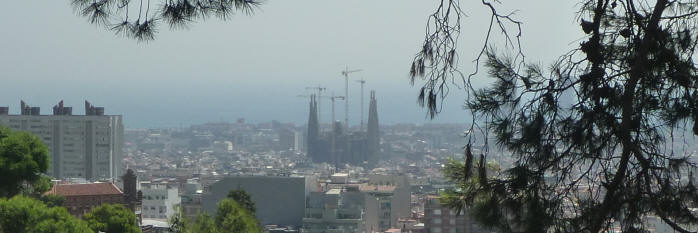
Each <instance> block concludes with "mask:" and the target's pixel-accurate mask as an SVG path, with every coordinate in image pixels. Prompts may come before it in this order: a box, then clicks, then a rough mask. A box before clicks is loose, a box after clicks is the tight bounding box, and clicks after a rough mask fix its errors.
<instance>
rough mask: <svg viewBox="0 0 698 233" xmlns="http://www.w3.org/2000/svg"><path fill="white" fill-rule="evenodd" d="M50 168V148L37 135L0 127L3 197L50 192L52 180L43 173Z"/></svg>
mask: <svg viewBox="0 0 698 233" xmlns="http://www.w3.org/2000/svg"><path fill="white" fill-rule="evenodd" d="M48 167H49V156H48V149H47V148H46V146H45V145H44V143H43V142H41V140H40V139H39V138H38V137H36V136H34V135H32V134H30V133H28V132H21V131H12V130H10V129H8V128H5V127H2V126H0V177H2V182H0V197H12V196H14V195H16V194H19V193H22V192H23V191H28V192H45V191H48V189H49V188H50V179H48V178H47V177H44V176H42V173H45V172H46V170H48ZM32 187H34V188H32Z"/></svg>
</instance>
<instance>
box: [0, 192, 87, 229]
mask: <svg viewBox="0 0 698 233" xmlns="http://www.w3.org/2000/svg"><path fill="white" fill-rule="evenodd" d="M0 232H17V233H20V232H27V233H44V232H45V233H59V232H65V233H71V232H83V233H88V232H89V233H91V232H94V231H93V230H92V229H90V228H89V227H88V225H87V223H86V222H84V221H82V220H80V219H78V218H75V217H73V216H71V215H70V214H69V213H68V211H67V210H66V209H65V208H63V207H47V206H46V205H45V204H43V203H42V202H40V201H38V200H36V199H32V198H29V197H25V196H22V195H17V196H15V197H12V198H10V199H5V198H2V199H0Z"/></svg>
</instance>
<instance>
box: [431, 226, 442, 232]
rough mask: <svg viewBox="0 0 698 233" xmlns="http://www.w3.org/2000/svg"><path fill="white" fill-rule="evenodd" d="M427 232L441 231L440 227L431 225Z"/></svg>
mask: <svg viewBox="0 0 698 233" xmlns="http://www.w3.org/2000/svg"><path fill="white" fill-rule="evenodd" d="M429 232H431V233H441V227H432V228H431V229H429Z"/></svg>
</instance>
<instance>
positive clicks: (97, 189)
mask: <svg viewBox="0 0 698 233" xmlns="http://www.w3.org/2000/svg"><path fill="white" fill-rule="evenodd" d="M47 194H56V195H61V196H86V195H109V194H123V192H122V191H121V190H120V189H119V188H118V187H116V185H114V184H113V183H91V184H57V185H54V186H53V188H51V190H50V191H48V192H47Z"/></svg>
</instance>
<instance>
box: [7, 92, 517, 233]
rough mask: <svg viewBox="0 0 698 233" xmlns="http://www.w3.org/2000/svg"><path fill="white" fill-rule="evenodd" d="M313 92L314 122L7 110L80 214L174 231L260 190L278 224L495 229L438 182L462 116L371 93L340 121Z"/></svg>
mask: <svg viewBox="0 0 698 233" xmlns="http://www.w3.org/2000/svg"><path fill="white" fill-rule="evenodd" d="M314 98H315V97H314V96H313V97H311V98H310V103H309V106H310V108H309V109H308V111H309V124H306V125H296V124H294V123H282V122H278V121H272V122H268V123H259V124H251V123H246V121H245V119H243V118H240V119H236V120H235V121H234V122H211V123H205V124H200V125H192V126H189V127H179V128H158V129H129V128H126V129H124V126H123V125H122V121H121V118H122V116H121V115H105V112H108V111H105V108H104V107H94V106H93V105H92V104H91V103H89V102H87V101H85V113H86V114H85V115H73V109H72V107H68V106H64V103H63V101H61V102H59V103H58V104H56V105H55V106H54V107H53V114H52V115H42V114H41V109H40V108H39V107H32V106H30V105H29V104H27V103H25V102H24V101H22V102H21V111H20V114H9V112H10V111H9V110H10V108H9V107H2V108H0V124H1V125H4V126H6V127H9V128H11V129H14V130H26V131H28V132H31V133H34V134H35V135H37V136H38V137H39V138H41V139H42V140H43V141H44V143H45V144H46V145H47V146H48V148H49V152H50V155H51V161H52V164H51V169H49V172H48V173H47V174H48V175H50V176H52V177H53V178H54V180H53V181H52V182H53V183H54V186H53V188H52V189H51V190H50V191H49V192H47V193H49V194H54V195H63V196H65V197H66V198H67V199H66V200H67V201H66V202H65V206H66V208H67V209H68V210H69V211H70V213H71V214H73V215H75V216H82V215H84V214H85V213H87V212H89V210H90V209H91V208H94V207H95V206H97V205H99V204H103V203H121V204H125V205H128V206H130V207H131V208H132V209H133V210H134V212H135V214H136V215H137V216H138V218H139V224H140V226H141V229H142V230H143V231H144V232H147V231H152V232H169V230H170V229H169V228H170V225H171V221H170V219H172V217H173V215H177V214H180V213H181V214H183V215H185V216H186V217H188V218H196V216H197V215H198V214H200V213H202V212H208V213H210V214H213V213H215V211H216V204H217V203H218V202H219V201H220V200H221V199H223V198H225V197H226V195H227V194H228V192H230V191H231V190H234V189H242V190H245V191H246V192H247V193H249V195H250V196H251V200H252V201H253V202H254V203H255V205H256V207H257V208H256V217H257V219H258V220H259V222H260V224H261V225H262V226H264V229H265V231H268V232H318V233H319V232H425V230H424V229H427V228H429V229H432V231H431V232H434V231H438V229H440V228H442V229H443V231H444V232H451V231H453V232H486V231H475V230H473V229H479V228H478V227H477V225H476V224H475V223H474V222H473V221H471V220H470V219H468V218H467V217H466V216H467V215H456V214H455V212H454V211H453V210H450V209H449V208H448V207H445V206H442V205H440V204H439V202H438V191H439V190H441V189H444V188H445V187H449V186H450V185H452V184H450V183H449V182H448V181H447V180H446V179H444V177H443V175H442V171H441V169H442V167H443V165H444V164H445V163H448V161H449V159H462V151H463V146H462V145H463V135H464V133H465V131H464V130H465V128H464V127H463V126H462V125H459V124H425V125H415V124H396V125H389V126H385V125H380V126H379V124H378V115H377V114H378V112H379V111H378V106H377V103H376V102H377V100H376V97H375V94H374V93H373V92H372V93H371V101H370V104H369V110H368V111H367V112H368V114H369V115H368V120H367V124H366V126H363V125H356V126H352V127H350V128H348V131H345V130H347V129H345V128H344V126H343V123H342V122H340V121H336V122H335V124H330V123H328V122H319V121H318V118H317V115H318V112H317V111H318V110H317V103H316V102H315V101H316V100H315V99H314ZM378 127H380V131H379V132H380V135H379V136H378V132H377V131H378V130H377V129H378ZM312 130H315V135H316V136H315V137H317V138H315V139H313V138H312V136H311V137H309V136H308V135H309V134H308V132H309V131H310V132H312ZM367 131H368V132H369V133H366V132H367ZM347 132H348V133H347ZM310 135H313V133H310ZM368 135H373V136H368ZM367 139H371V140H374V142H369V141H368V140H367ZM372 143H373V144H372ZM371 144H372V145H373V146H375V148H374V149H369V146H370V145H371ZM312 147H316V148H319V149H308V148H312ZM312 150H315V151H313V152H310V153H313V154H309V152H308V151H312ZM345 151H349V152H350V153H348V152H345ZM503 162H504V161H503ZM131 186H132V187H131ZM281 190H283V192H284V195H277V194H276V193H277V192H279V191H281ZM114 195H123V198H112V197H113V196H114ZM281 206H283V208H280V207H281ZM180 211H181V212H180ZM442 216H443V217H442ZM435 219H437V220H435ZM441 219H443V221H442V220H441Z"/></svg>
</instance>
